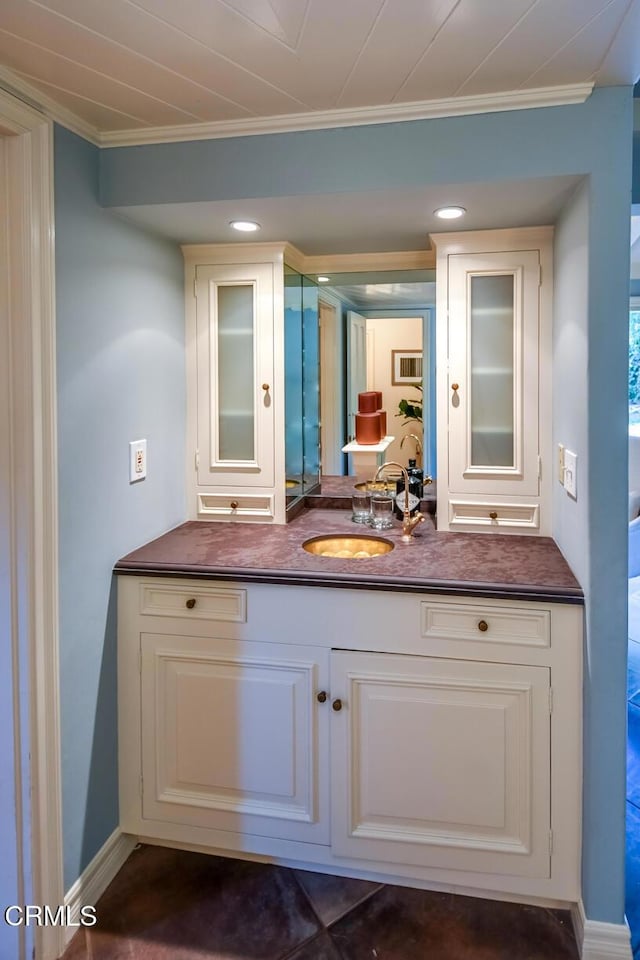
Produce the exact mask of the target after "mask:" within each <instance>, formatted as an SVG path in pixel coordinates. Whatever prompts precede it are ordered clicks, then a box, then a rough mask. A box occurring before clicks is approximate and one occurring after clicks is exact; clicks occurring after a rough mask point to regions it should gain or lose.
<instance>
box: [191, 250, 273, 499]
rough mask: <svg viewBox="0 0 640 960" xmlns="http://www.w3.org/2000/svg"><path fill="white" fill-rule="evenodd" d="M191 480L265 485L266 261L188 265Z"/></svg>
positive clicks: (268, 426)
mask: <svg viewBox="0 0 640 960" xmlns="http://www.w3.org/2000/svg"><path fill="white" fill-rule="evenodd" d="M196 298H197V307H196V326H197V358H198V360H197V362H198V378H197V380H198V384H197V391H198V403H197V409H198V428H197V430H198V483H199V484H201V485H207V484H215V485H216V486H219V485H221V484H222V485H224V484H225V483H229V484H230V485H235V484H237V483H238V480H239V479H240V482H241V483H242V485H243V486H244V485H250V486H251V485H255V486H269V485H271V484H273V474H274V470H273V429H274V428H273V352H272V344H273V266H272V264H269V263H264V264H241V265H238V266H236V265H232V266H229V265H220V266H211V265H207V266H199V267H197V270H196Z"/></svg>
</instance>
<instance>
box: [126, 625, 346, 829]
mask: <svg viewBox="0 0 640 960" xmlns="http://www.w3.org/2000/svg"><path fill="white" fill-rule="evenodd" d="M141 644H142V680H141V683H142V758H143V800H142V815H143V818H144V819H151V820H161V821H165V822H172V823H180V824H189V825H193V826H199V827H209V828H215V829H219V830H228V831H233V832H238V833H249V834H257V835H260V836H265V837H281V838H286V839H290V840H307V841H311V842H314V843H328V840H329V837H328V782H327V779H328V778H327V776H326V771H327V770H328V764H329V758H328V714H329V703H328V701H327V702H326V703H324V704H321V703H319V702H318V701H317V699H316V697H317V693H318V692H319V691H320V690H327V688H328V669H329V663H328V657H329V653H328V651H327V650H322V649H318V648H314V647H296V646H289V645H286V644H274V643H250V642H238V641H233V642H232V641H229V640H211V639H208V638H207V639H205V638H196V637H179V636H175V637H172V636H166V635H164V636H161V635H157V634H151V633H143V634H142V636H141ZM321 770H324V771H325V776H324V777H323V779H322V780H321V779H320V771H321Z"/></svg>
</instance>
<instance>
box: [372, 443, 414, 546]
mask: <svg viewBox="0 0 640 960" xmlns="http://www.w3.org/2000/svg"><path fill="white" fill-rule="evenodd" d="M386 467H398V469H399V470H401V471H402V476H403V477H404V511H403V512H404V516H403V518H402V536H401V537H400V539H401V540H402V542H403V543H413V531H414V528H415V527H417V526H418V524H419V523H422V522H423V520H424V517H423V516H422V514H421V513H420V511H418V512H417V513H415V514H414V515H413V516H411V511H410V510H409V474H408V473H407V468H406V467H403V466H402V464H401V463H397V462H396V461H395V460H387V461H386V463H382V464H380V466H379V467H378V469H377V470H376V473H375V476H374V478H373V482H374V483H376V481H377V480H379V478H380V474H381V473H382V472H383V470H385V468H386Z"/></svg>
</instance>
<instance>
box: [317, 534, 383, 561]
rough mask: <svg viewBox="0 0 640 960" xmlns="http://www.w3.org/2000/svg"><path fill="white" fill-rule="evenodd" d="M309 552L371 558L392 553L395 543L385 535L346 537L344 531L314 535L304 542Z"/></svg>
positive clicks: (332, 555) (343, 556) (341, 558)
mask: <svg viewBox="0 0 640 960" xmlns="http://www.w3.org/2000/svg"><path fill="white" fill-rule="evenodd" d="M302 546H303V547H304V549H305V550H306V551H307V553H313V554H315V556H316V557H336V558H338V559H340V560H369V559H371V558H372V557H381V556H382V555H383V554H384V553H390V552H391V550H393V547H394V544H393V543H392V542H391V540H386V539H385V538H384V537H373V536H372V537H369V536H367V535H365V534H359V535H358V536H354V537H346V536H345V535H344V534H342V533H335V534H329V535H328V536H323V537H312V538H311V539H310V540H305V542H304V543H303V544H302Z"/></svg>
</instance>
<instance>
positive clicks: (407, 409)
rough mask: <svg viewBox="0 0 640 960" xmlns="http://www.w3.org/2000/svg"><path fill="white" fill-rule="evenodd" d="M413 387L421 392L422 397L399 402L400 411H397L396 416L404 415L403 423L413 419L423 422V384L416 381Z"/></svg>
mask: <svg viewBox="0 0 640 960" xmlns="http://www.w3.org/2000/svg"><path fill="white" fill-rule="evenodd" d="M413 389H414V390H418V391H419V392H420V397H419V398H418V399H415V400H414V399H411V400H401V401H400V402H399V404H398V411H399V412H398V413H396V417H404V420H403V421H402V423H403V424H405V423H411V422H412V421H416V422H417V423H422V385H421V384H419V383H415V384H413Z"/></svg>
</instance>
